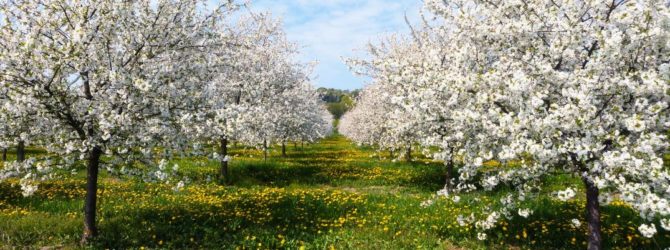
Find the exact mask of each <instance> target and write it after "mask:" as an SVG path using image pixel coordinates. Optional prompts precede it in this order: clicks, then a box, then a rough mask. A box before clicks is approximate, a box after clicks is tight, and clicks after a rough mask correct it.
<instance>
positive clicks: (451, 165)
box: [445, 158, 454, 192]
mask: <svg viewBox="0 0 670 250" xmlns="http://www.w3.org/2000/svg"><path fill="white" fill-rule="evenodd" d="M452 172H454V160H452V159H451V158H450V159H449V161H447V174H446V175H445V177H446V188H447V191H449V192H451V189H452V188H453V187H452V185H451V179H452V177H451V173H452Z"/></svg>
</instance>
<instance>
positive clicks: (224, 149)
mask: <svg viewBox="0 0 670 250" xmlns="http://www.w3.org/2000/svg"><path fill="white" fill-rule="evenodd" d="M220 154H221V157H224V158H223V159H221V169H220V171H219V180H221V181H222V183H226V182H228V180H229V179H230V177H229V176H228V160H227V159H225V157H226V156H227V155H228V139H226V138H223V139H221V149H220Z"/></svg>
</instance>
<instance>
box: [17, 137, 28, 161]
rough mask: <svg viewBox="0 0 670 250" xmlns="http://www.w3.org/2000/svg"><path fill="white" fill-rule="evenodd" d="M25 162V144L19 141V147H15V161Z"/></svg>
mask: <svg viewBox="0 0 670 250" xmlns="http://www.w3.org/2000/svg"><path fill="white" fill-rule="evenodd" d="M25 160H26V143H25V142H23V141H19V145H17V146H16V161H18V162H23V161H25Z"/></svg>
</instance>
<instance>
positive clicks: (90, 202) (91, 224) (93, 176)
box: [81, 146, 102, 244]
mask: <svg viewBox="0 0 670 250" xmlns="http://www.w3.org/2000/svg"><path fill="white" fill-rule="evenodd" d="M100 156H102V149H100V147H98V146H96V147H93V149H92V150H91V151H89V152H88V160H87V161H88V162H87V166H86V199H85V201H84V233H83V235H82V237H81V243H82V244H88V243H89V242H90V241H91V240H92V239H93V238H95V237H96V236H98V228H97V226H96V221H95V213H96V202H97V198H98V196H97V192H98V171H99V167H100Z"/></svg>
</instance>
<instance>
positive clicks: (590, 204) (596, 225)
mask: <svg viewBox="0 0 670 250" xmlns="http://www.w3.org/2000/svg"><path fill="white" fill-rule="evenodd" d="M582 180H583V181H584V184H585V185H586V221H587V223H588V228H589V243H588V249H589V250H600V249H602V242H603V237H602V231H601V224H600V203H599V202H598V195H599V190H598V187H596V185H595V183H593V182H592V181H590V180H588V179H586V178H582Z"/></svg>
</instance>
